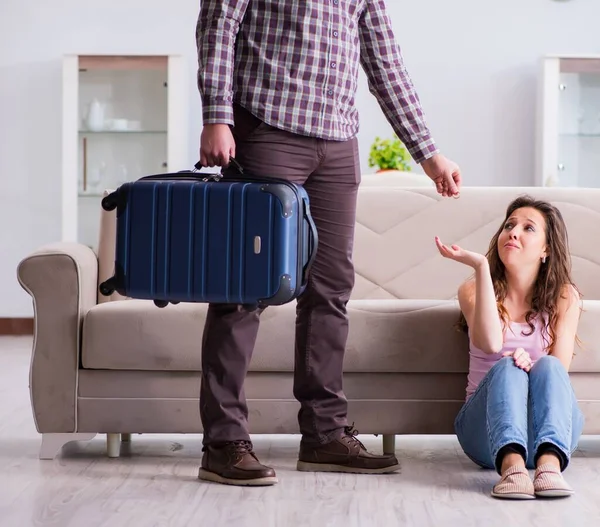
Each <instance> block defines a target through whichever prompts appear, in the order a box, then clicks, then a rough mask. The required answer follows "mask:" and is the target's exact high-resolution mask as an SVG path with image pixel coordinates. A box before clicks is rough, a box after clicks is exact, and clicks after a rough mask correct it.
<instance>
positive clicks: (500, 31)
mask: <svg viewBox="0 0 600 527" xmlns="http://www.w3.org/2000/svg"><path fill="white" fill-rule="evenodd" d="M282 1H284V0H282ZM198 4H199V3H198V0H175V1H172V2H163V1H158V0H154V1H152V0H126V1H123V0H102V1H99V0H96V1H91V0H87V1H81V0H54V1H51V2H49V1H47V0H2V2H1V3H0V178H1V182H2V186H1V189H2V191H1V192H0V317H20V316H30V315H31V314H32V309H31V300H30V298H29V296H28V295H27V294H26V293H24V292H23V291H22V290H21V288H20V287H19V285H18V283H17V281H16V274H15V268H16V266H17V264H18V262H19V261H20V259H21V258H23V257H24V256H25V255H26V254H27V253H29V252H30V251H32V250H34V249H35V248H36V247H38V246H39V245H41V244H44V243H48V242H52V241H55V240H57V239H59V237H60V189H59V183H60V163H61V159H60V152H61V145H60V131H61V125H60V116H61V107H60V104H61V63H60V60H61V56H62V54H64V53H83V54H85V53H99V52H103V53H136V52H144V53H157V54H166V53H183V54H185V55H186V56H187V58H188V59H189V67H190V72H191V75H190V78H191V82H190V96H191V99H192V100H191V108H192V111H191V114H190V118H189V123H188V126H189V133H190V144H189V152H190V154H189V155H190V163H193V162H194V161H195V160H196V157H197V154H196V152H197V143H198V138H199V134H200V130H201V122H200V118H201V113H200V104H199V100H198V97H197V92H196V91H195V85H194V72H195V67H196V58H195V42H194V29H195V22H196V16H197V11H198ZM388 6H389V9H390V13H391V16H392V19H393V23H394V27H395V29H396V32H397V37H398V39H399V41H400V43H401V45H402V47H403V51H404V55H405V58H406V62H407V65H408V67H409V70H410V72H411V74H412V77H413V79H414V81H415V84H416V85H417V87H418V89H419V94H420V97H421V99H422V101H423V103H424V106H425V109H426V112H427V115H428V118H429V122H430V124H431V127H432V129H433V131H434V135H435V137H436V138H437V140H438V142H439V144H440V146H441V147H442V149H443V151H444V152H445V153H446V154H447V155H448V156H450V157H452V158H453V159H455V160H456V161H457V162H458V163H459V164H460V165H461V167H462V169H463V172H464V178H465V183H466V184H468V185H527V184H530V183H532V182H533V166H534V159H533V156H534V109H535V89H536V74H537V60H538V57H539V56H540V55H542V54H544V53H600V39H599V38H598V29H597V28H598V20H600V2H598V1H597V0H573V1H572V2H566V3H564V2H555V1H552V0H526V1H523V0H505V1H504V2H481V1H480V0H457V1H454V2H448V1H447V0H419V1H418V2H409V1H405V2H400V1H399V0H388ZM359 108H360V111H361V114H362V116H363V122H362V129H361V132H360V141H361V155H362V165H363V168H364V171H365V172H368V171H370V169H368V167H367V157H368V150H369V145H370V143H371V141H372V140H373V138H374V136H375V135H377V134H379V135H384V136H386V135H390V134H391V129H390V128H389V126H388V125H387V123H386V121H385V119H384V118H383V116H382V114H381V112H380V111H379V109H378V106H377V104H376V102H375V100H374V99H373V98H372V97H371V96H370V94H369V93H368V91H367V88H366V82H365V81H364V78H363V81H362V83H361V87H360V93H359Z"/></svg>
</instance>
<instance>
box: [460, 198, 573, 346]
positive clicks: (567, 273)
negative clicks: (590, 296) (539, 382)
mask: <svg viewBox="0 0 600 527" xmlns="http://www.w3.org/2000/svg"><path fill="white" fill-rule="evenodd" d="M523 207H530V208H533V209H536V210H537V211H538V212H540V213H541V214H542V215H543V216H544V218H545V220H546V229H545V231H546V246H547V247H548V258H547V259H546V263H543V264H542V265H541V266H540V269H539V273H538V276H537V279H536V281H535V283H534V286H533V292H532V296H531V309H530V310H529V311H527V313H526V315H525V320H526V322H527V324H528V325H529V328H530V329H531V331H530V332H529V333H524V335H531V334H532V333H533V332H534V330H535V326H534V325H533V322H532V321H533V320H534V319H535V318H536V317H537V316H542V317H543V316H546V317H547V322H546V327H545V331H543V332H542V334H543V336H544V340H545V342H546V347H547V349H548V353H550V352H551V351H552V349H553V347H554V342H555V340H556V324H557V321H558V310H557V306H558V302H559V299H560V298H561V295H562V291H563V289H564V287H565V286H567V285H570V286H573V287H574V288H575V290H576V291H577V293H578V295H579V298H581V293H580V292H579V290H578V289H577V287H576V286H575V284H574V283H573V280H572V279H571V253H570V251H569V240H568V235H567V228H566V226H565V222H564V220H563V217H562V214H561V212H560V211H559V210H558V209H557V208H556V207H555V206H554V205H552V204H550V203H548V202H547V201H542V200H538V199H535V198H533V197H531V196H528V195H522V196H519V197H518V198H516V199H515V200H513V201H512V202H511V203H510V204H509V205H508V207H507V209H506V216H505V218H504V221H503V222H502V225H501V226H500V228H499V229H498V231H497V232H496V234H494V236H493V237H492V239H491V241H490V245H489V249H488V252H487V254H486V257H487V260H488V262H489V265H490V274H491V276H492V283H493V285H494V292H495V294H496V303H497V306H498V314H499V315H500V319H501V321H502V324H503V327H504V328H506V326H507V324H508V320H509V315H508V312H507V311H506V309H505V308H504V300H505V298H506V294H507V288H508V283H507V281H506V272H505V271H506V268H505V267H504V264H503V263H502V260H501V259H500V255H499V254H498V238H499V237H500V234H501V233H502V231H503V230H504V225H505V224H506V220H507V219H508V218H510V217H511V216H512V215H513V213H514V212H515V211H516V210H517V209H521V208H523ZM458 327H459V328H460V329H462V330H463V331H465V332H466V331H467V330H468V328H467V321H466V319H465V317H464V315H463V314H462V313H461V314H460V319H459V322H458Z"/></svg>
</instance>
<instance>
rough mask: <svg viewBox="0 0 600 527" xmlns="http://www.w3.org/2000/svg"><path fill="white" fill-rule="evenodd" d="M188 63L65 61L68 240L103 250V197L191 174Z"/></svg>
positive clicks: (136, 58) (146, 58) (110, 58)
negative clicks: (168, 175)
mask: <svg viewBox="0 0 600 527" xmlns="http://www.w3.org/2000/svg"><path fill="white" fill-rule="evenodd" d="M186 72H187V70H186V65H185V61H184V58H183V57H182V56H174V55H67V56H65V57H63V108H62V110H63V122H62V125H63V129H62V134H63V136H62V140H63V152H62V153H63V159H62V161H63V162H62V238H63V240H64V241H77V242H80V243H84V244H86V245H88V246H90V247H92V248H94V249H95V248H96V245H97V242H98V229H99V222H100V210H101V207H100V201H101V198H102V193H103V191H104V190H105V189H114V188H116V187H117V186H119V185H120V184H121V183H123V182H125V181H131V180H135V179H138V178H140V177H142V176H145V175H149V174H158V173H163V172H174V171H178V170H184V169H188V168H190V164H191V163H192V162H191V161H190V159H189V155H188V151H187V150H188V134H187V131H188V101H189V93H188V83H187V77H186Z"/></svg>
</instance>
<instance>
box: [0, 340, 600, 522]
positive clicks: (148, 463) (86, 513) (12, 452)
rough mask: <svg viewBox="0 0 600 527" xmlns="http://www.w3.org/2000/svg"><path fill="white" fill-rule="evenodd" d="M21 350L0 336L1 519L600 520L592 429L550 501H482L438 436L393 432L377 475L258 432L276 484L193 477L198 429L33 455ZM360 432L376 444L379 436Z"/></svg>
mask: <svg viewBox="0 0 600 527" xmlns="http://www.w3.org/2000/svg"><path fill="white" fill-rule="evenodd" d="M30 349H31V339H30V338H27V337H20V338H9V337H0V405H1V406H0V526H1V527H28V526H56V527H100V526H103V527H104V526H105V527H109V526H110V527H121V526H123V527H138V526H139V527H180V526H181V527H184V526H185V527H188V526H190V527H191V526H193V527H198V526H211V527H213V526H214V527H220V526H229V525H231V526H236V527H245V526H255V525H256V526H265V527H271V526H273V527H275V526H276V527H280V526H285V527H287V526H311V527H313V526H314V527H336V526H343V527H354V526H368V527H371V526H373V527H374V526H415V527H427V526H436V527H438V526H459V527H476V526H477V527H479V526H483V527H495V526H528V527H536V526H540V527H553V526H563V525H564V526H569V527H583V526H590V527H591V526H600V438H598V437H585V438H584V439H583V440H582V442H581V448H580V450H579V451H578V452H577V453H576V455H575V456H574V458H573V461H572V464H571V466H570V467H569V469H568V471H567V472H566V477H567V480H568V481H569V482H570V483H571V485H572V486H573V487H574V488H575V490H576V492H577V493H576V495H575V496H574V497H572V498H569V499H566V500H560V501H543V500H532V501H529V502H505V501H498V500H494V499H492V498H490V497H489V492H490V489H491V486H492V485H493V484H494V482H495V481H496V476H495V474H493V473H492V472H490V471H484V470H480V469H478V468H477V467H475V466H474V465H473V464H472V463H471V462H470V461H469V460H468V459H467V458H466V457H465V456H464V455H463V453H462V452H461V451H460V448H459V446H458V443H457V441H456V439H455V438H454V437H445V436H444V437H440V436H433V437H423V436H419V437H415V436H411V437H404V438H399V440H398V443H397V446H398V451H397V454H398V456H399V458H400V461H401V464H402V470H401V472H400V473H398V474H395V475H387V476H365V475H362V476H360V475H333V474H306V473H299V472H296V471H295V469H294V467H295V461H296V455H297V448H298V441H299V437H296V436H263V437H260V436H259V437H256V438H254V441H255V448H256V451H257V453H258V455H259V457H260V459H261V460H262V461H263V462H266V463H268V464H270V465H272V466H273V467H274V468H275V469H276V471H277V474H278V476H279V480H280V483H279V484H278V485H276V486H274V487H269V488H254V489H244V488H237V487H226V486H220V485H216V484H209V483H204V482H200V481H198V480H197V479H196V473H197V467H198V463H199V459H200V456H201V449H200V438H199V437H198V436H181V435H173V436H160V435H159V436H154V435H141V436H140V435H138V436H133V438H132V443H131V445H130V446H127V445H126V444H124V445H123V450H122V455H121V458H119V459H108V458H107V457H106V455H105V440H104V437H103V436H97V437H96V438H95V439H94V440H92V441H91V442H89V443H78V444H74V445H73V446H68V447H66V448H65V449H64V450H63V452H62V453H61V454H60V455H59V456H58V457H57V458H56V459H55V460H54V461H40V460H38V458H37V455H38V449H39V446H40V436H39V435H38V434H37V432H36V431H35V428H34V425H33V420H32V416H31V410H30V402H29V392H28V389H27V386H28V369H29V359H30ZM359 424H360V423H357V426H358V425H359ZM359 429H360V428H359ZM361 439H362V440H364V442H365V443H366V444H367V446H368V447H369V448H372V449H374V450H378V451H380V450H381V443H380V440H379V439H376V438H374V437H372V436H370V437H362V436H361Z"/></svg>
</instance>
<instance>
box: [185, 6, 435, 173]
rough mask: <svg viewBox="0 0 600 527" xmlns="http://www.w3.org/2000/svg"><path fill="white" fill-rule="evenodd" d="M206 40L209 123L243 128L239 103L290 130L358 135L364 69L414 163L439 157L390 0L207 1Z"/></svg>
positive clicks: (202, 27) (203, 59) (201, 59)
mask: <svg viewBox="0 0 600 527" xmlns="http://www.w3.org/2000/svg"><path fill="white" fill-rule="evenodd" d="M196 40H197V45H198V66H199V68H198V88H199V91H200V94H201V96H202V106H203V119H204V123H205V124H214V123H223V124H230V125H233V124H234V122H233V110H232V103H233V102H234V101H235V102H237V103H239V104H240V105H241V106H243V107H245V108H247V109H248V110H249V111H250V112H252V113H253V114H254V115H256V116H257V117H258V118H260V119H261V120H263V121H264V122H266V123H267V124H269V125H271V126H274V127H277V128H280V129H283V130H287V131H290V132H293V133H297V134H302V135H309V136H313V137H319V138H322V139H332V140H347V139H350V138H352V137H354V136H355V135H356V134H357V132H358V112H357V110H356V107H355V94H356V89H357V84H358V72H359V65H362V67H363V68H364V70H365V72H366V74H367V77H368V81H369V87H370V90H371V92H372V93H373V94H374V95H375V97H376V98H377V100H378V102H379V104H380V106H381V108H382V110H383V112H384V114H385V116H386V118H387V120H388V121H389V122H390V124H391V125H392V127H393V129H394V131H395V132H396V134H397V135H398V137H399V138H400V140H401V141H402V142H403V143H404V144H405V145H406V147H407V149H408V151H409V152H410V154H411V156H412V157H413V159H414V160H415V161H416V162H418V163H420V162H421V161H423V160H424V159H427V158H429V157H431V156H432V155H433V154H434V153H436V152H437V149H436V146H435V143H434V141H433V138H432V137H431V134H430V132H429V130H428V128H427V123H426V121H425V116H424V114H423V110H422V108H421V104H420V102H419V98H418V96H417V93H416V91H415V88H414V86H413V83H412V81H411V79H410V77H409V74H408V73H407V71H406V68H405V66H404V62H403V59H402V55H401V51H400V48H399V46H398V44H397V43H396V41H395V38H394V34H393V32H392V28H391V23H390V19H389V16H388V15H387V12H386V7H385V0H201V8H200V14H199V17H198V23H197V28H196Z"/></svg>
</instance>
